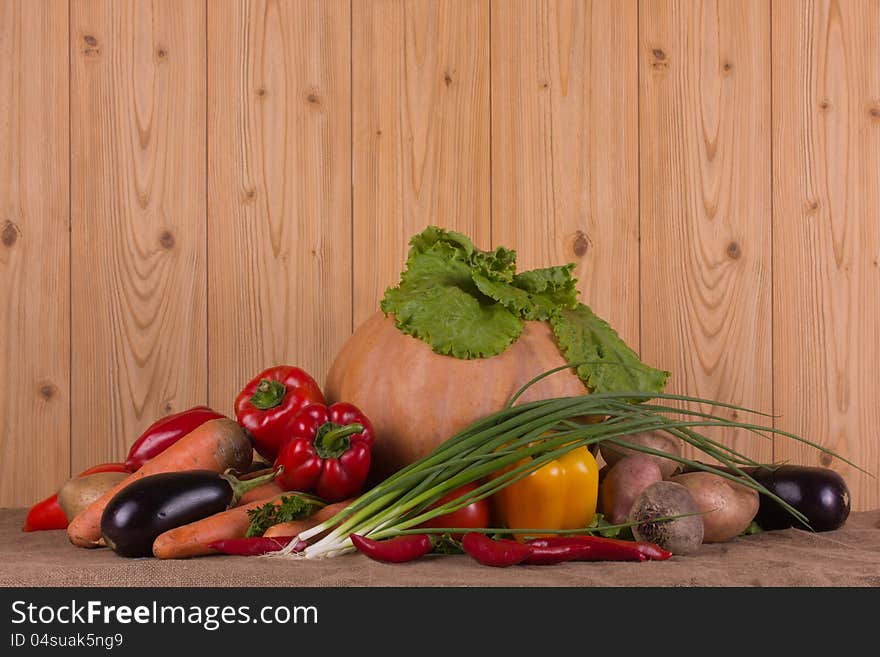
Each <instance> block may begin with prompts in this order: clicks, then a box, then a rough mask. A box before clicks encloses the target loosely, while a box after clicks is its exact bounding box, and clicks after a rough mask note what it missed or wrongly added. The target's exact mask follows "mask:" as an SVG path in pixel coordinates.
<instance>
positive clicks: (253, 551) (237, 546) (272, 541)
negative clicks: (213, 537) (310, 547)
mask: <svg viewBox="0 0 880 657" xmlns="http://www.w3.org/2000/svg"><path fill="white" fill-rule="evenodd" d="M295 538H296V536H272V537H264V536H255V537H253V538H226V539H223V540H220V541H214V542H213V543H209V544H208V547H209V548H211V549H212V550H217V551H218V552H222V553H223V554H234V555H238V556H242V557H258V556H260V555H261V554H269V553H270V552H278V551H279V550H281V549H283V548H285V547H287V546H288V545H289V544H290V542H291V541H292V540H293V539H295ZM305 547H306V544H305V542H304V541H300V543H299V544H297V546H296V548H294V549H295V550H296V551H297V552H301V551H302V550H304V549H305Z"/></svg>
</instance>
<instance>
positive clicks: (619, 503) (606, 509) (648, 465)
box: [601, 454, 663, 525]
mask: <svg viewBox="0 0 880 657" xmlns="http://www.w3.org/2000/svg"><path fill="white" fill-rule="evenodd" d="M662 480H663V473H662V472H661V471H660V466H659V465H658V464H657V460H656V459H652V458H650V456H649V455H647V454H635V455H633V456H627V457H626V458H623V459H620V460H619V461H618V462H617V463H615V464H614V467H612V468H610V469H609V470H608V474H607V475H606V477H605V479H604V480H603V481H602V488H601V491H602V513H604V514H605V517H606V518H607V519H608V521H609V522H611V523H612V524H615V525H616V524H619V523H622V522H626V517H627V516H628V515H629V510H630V509H631V508H632V505H633V502H635V501H636V498H637V497H638V496H639V494H640V493H641V492H642V491H643V490H645V489H646V488H647V487H648V486H650V485H651V484H653V483H654V482H657V481H662Z"/></svg>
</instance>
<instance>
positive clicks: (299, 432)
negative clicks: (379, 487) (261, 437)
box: [275, 402, 373, 502]
mask: <svg viewBox="0 0 880 657" xmlns="http://www.w3.org/2000/svg"><path fill="white" fill-rule="evenodd" d="M287 433H288V434H289V436H290V439H289V440H288V442H287V443H285V445H284V447H282V448H281V452H280V453H279V454H278V458H277V459H276V460H275V467H276V468H277V467H278V466H284V471H283V472H282V473H281V474H280V475H278V478H277V479H276V480H275V481H276V482H277V483H278V485H279V486H281V488H283V489H284V490H300V491H313V492H314V493H316V494H317V495H318V497H322V498H324V499H325V500H328V501H330V502H337V501H339V500H344V499H345V498H347V497H351V496H352V495H354V494H355V493H357V492H358V491H359V490H360V489H361V486H363V485H364V481H366V479H367V473H368V472H369V470H370V452H371V450H372V448H373V425H372V424H370V421H369V420H368V419H367V416H366V415H364V414H363V413H361V411H360V410H359V409H358V408H357V407H356V406H354V405H352V404H346V403H344V402H339V403H336V404H333V405H332V406H325V405H324V404H312V405H311V406H307V407H306V408H304V409H303V410H302V411H301V412H300V413H299V414H298V415H297V416H296V417H295V418H294V419H293V421H292V422H291V424H290V426H289V429H288V432H287Z"/></svg>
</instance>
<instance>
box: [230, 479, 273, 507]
mask: <svg viewBox="0 0 880 657" xmlns="http://www.w3.org/2000/svg"><path fill="white" fill-rule="evenodd" d="M283 492H284V491H283V490H282V489H281V486H279V485H278V484H276V483H275V482H274V481H270V482H269V483H268V484H263V485H262V486H258V487H257V488H254V489H253V490H249V491H248V492H247V493H245V494H244V495H242V496H241V499H240V500H239V501H238V504H236V505H235V506H244V505H245V504H250V503H251V502H256V501H258V500H265V499H267V498H269V497H273V496H275V495H278V493H283Z"/></svg>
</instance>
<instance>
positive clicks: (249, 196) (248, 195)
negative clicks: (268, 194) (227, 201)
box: [244, 187, 257, 203]
mask: <svg viewBox="0 0 880 657" xmlns="http://www.w3.org/2000/svg"><path fill="white" fill-rule="evenodd" d="M256 197H257V190H255V189H254V188H253V187H248V188H247V189H246V190H244V202H245V203H249V202H250V201H253V200H254V199H255V198H256Z"/></svg>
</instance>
